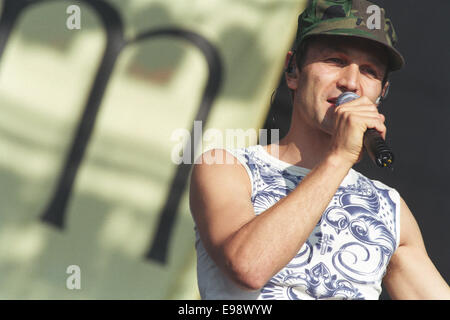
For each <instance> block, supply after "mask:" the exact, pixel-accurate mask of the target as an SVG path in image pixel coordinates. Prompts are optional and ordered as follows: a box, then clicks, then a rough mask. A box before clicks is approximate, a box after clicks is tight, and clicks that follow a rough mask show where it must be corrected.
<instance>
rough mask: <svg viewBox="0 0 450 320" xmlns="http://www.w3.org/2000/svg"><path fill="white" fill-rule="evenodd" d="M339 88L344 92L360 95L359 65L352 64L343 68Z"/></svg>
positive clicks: (338, 83)
mask: <svg viewBox="0 0 450 320" xmlns="http://www.w3.org/2000/svg"><path fill="white" fill-rule="evenodd" d="M337 87H338V89H339V90H341V91H342V92H345V91H350V92H354V93H356V94H359V95H360V93H361V92H360V88H359V87H360V72H359V66H358V65H357V64H355V63H352V64H349V65H347V66H345V67H344V68H342V70H341V73H340V75H339V79H338V82H337Z"/></svg>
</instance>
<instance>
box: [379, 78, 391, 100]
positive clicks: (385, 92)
mask: <svg viewBox="0 0 450 320" xmlns="http://www.w3.org/2000/svg"><path fill="white" fill-rule="evenodd" d="M390 86H391V82H390V81H387V82H386V83H385V84H384V88H383V90H382V91H381V98H382V99H383V100H384V99H386V97H387V95H388V93H389V88H390Z"/></svg>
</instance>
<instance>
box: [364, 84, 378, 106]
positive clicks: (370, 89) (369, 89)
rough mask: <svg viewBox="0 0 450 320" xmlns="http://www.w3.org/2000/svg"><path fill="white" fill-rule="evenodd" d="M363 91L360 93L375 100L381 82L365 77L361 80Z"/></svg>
mask: <svg viewBox="0 0 450 320" xmlns="http://www.w3.org/2000/svg"><path fill="white" fill-rule="evenodd" d="M362 88H363V92H362V95H364V96H366V97H368V98H369V99H370V100H372V101H373V102H375V101H376V100H377V99H378V97H379V96H380V95H381V82H380V81H373V80H372V79H366V80H364V81H362Z"/></svg>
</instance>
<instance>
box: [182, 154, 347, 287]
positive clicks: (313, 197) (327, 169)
mask: <svg viewBox="0 0 450 320" xmlns="http://www.w3.org/2000/svg"><path fill="white" fill-rule="evenodd" d="M213 152H214V151H213ZM350 167H351V164H350V165H344V163H342V162H340V161H339V159H338V158H337V157H333V156H330V157H327V158H326V159H325V160H324V161H323V162H321V163H320V164H319V165H318V166H317V167H316V168H314V169H313V170H312V171H311V172H310V173H309V174H308V175H307V176H306V177H305V178H304V179H303V180H302V182H301V183H300V184H299V186H298V187H297V188H296V189H295V190H294V191H292V192H291V193H290V194H289V195H288V196H286V197H284V198H283V199H282V200H280V201H278V202H277V203H276V204H275V205H273V206H272V207H270V208H269V209H268V210H266V211H264V212H263V213H261V214H260V215H258V216H255V213H254V211H253V207H252V204H251V200H250V196H251V191H250V190H251V186H250V182H249V178H248V176H247V173H246V172H245V170H244V168H243V167H242V166H241V165H239V164H235V165H208V164H206V163H203V164H200V165H196V166H195V167H194V170H193V173H192V179H191V193H190V201H191V211H192V214H193V216H194V219H195V221H196V224H197V227H198V229H199V233H200V237H201V239H202V241H203V243H204V245H205V248H206V250H207V251H208V253H209V254H210V255H211V257H212V258H213V259H214V261H215V262H216V263H217V264H218V266H219V267H220V268H221V269H222V270H224V271H225V272H226V273H227V274H228V275H229V276H230V277H231V278H232V279H233V280H234V281H235V282H236V283H237V284H239V285H240V286H242V287H244V288H247V289H250V290H256V289H259V288H260V287H262V286H263V285H264V284H265V283H266V282H267V281H268V280H269V279H270V278H271V277H272V276H273V275H275V274H276V273H277V272H278V271H279V270H281V269H282V268H283V267H284V266H285V265H286V264H288V263H289V261H290V260H292V259H293V258H294V256H295V255H296V254H297V252H298V251H299V250H300V248H301V247H302V245H303V244H304V243H305V241H306V239H307V238H308V237H309V235H310V234H311V232H312V230H313V228H314V227H315V225H316V224H317V222H318V220H319V218H320V216H321V215H322V213H323V211H324V210H325V209H326V207H327V205H328V204H329V202H330V201H331V199H332V197H333V195H334V193H335V192H336V190H337V188H338V187H339V185H340V183H341V181H342V180H343V179H344V177H345V176H346V174H347V172H348V170H349V169H350ZM211 181H216V183H215V184H212V183H211Z"/></svg>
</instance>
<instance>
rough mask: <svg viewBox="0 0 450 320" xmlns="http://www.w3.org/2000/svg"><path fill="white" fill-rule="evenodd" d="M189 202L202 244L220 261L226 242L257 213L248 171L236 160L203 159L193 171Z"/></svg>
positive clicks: (210, 154) (212, 153)
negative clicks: (217, 162)
mask: <svg viewBox="0 0 450 320" xmlns="http://www.w3.org/2000/svg"><path fill="white" fill-rule="evenodd" d="M214 152H215V150H211V151H208V153H209V154H208V153H206V154H204V156H214ZM189 202H190V208H191V213H192V216H193V218H194V221H195V224H196V226H197V229H198V232H199V235H200V239H201V240H202V242H203V245H204V246H205V248H206V250H207V251H208V253H209V254H210V255H211V256H212V257H213V259H214V260H215V261H216V262H217V263H219V264H221V263H222V260H223V257H222V256H221V253H222V252H221V249H222V245H223V244H224V242H225V241H226V240H227V239H228V238H229V237H230V236H232V235H233V234H234V233H235V232H237V231H238V230H239V229H240V228H241V227H242V226H243V225H245V224H246V223H248V222H249V221H250V220H251V219H253V218H254V217H255V214H254V211H253V206H252V203H251V185H250V179H249V177H248V174H247V172H246V171H245V169H244V168H243V166H242V165H241V164H239V163H238V162H237V160H236V161H235V162H234V163H233V164H227V163H225V164H208V163H206V161H202V163H201V164H198V165H195V166H194V169H193V171H192V176H191V184H190V193H189Z"/></svg>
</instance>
